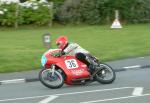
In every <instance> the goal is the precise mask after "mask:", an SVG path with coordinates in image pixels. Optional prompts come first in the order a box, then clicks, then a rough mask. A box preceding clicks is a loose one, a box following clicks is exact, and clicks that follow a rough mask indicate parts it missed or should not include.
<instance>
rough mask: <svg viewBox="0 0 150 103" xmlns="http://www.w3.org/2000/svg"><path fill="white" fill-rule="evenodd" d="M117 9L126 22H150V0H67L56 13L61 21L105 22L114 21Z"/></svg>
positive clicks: (121, 18) (122, 19)
mask: <svg viewBox="0 0 150 103" xmlns="http://www.w3.org/2000/svg"><path fill="white" fill-rule="evenodd" d="M115 10H119V12H120V20H121V21H123V22H125V23H147V22H150V0H66V1H65V2H64V4H63V5H61V6H60V7H59V8H57V12H56V15H57V18H58V21H59V22H61V23H70V22H72V23H76V24H78V23H80V22H84V23H88V24H104V23H110V22H112V20H113V19H114V11H115Z"/></svg>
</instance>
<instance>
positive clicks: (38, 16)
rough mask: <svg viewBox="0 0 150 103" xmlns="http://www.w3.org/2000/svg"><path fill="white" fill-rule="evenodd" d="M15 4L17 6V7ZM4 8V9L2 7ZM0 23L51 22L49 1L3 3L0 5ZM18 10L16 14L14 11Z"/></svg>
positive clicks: (36, 23) (38, 23) (39, 23)
mask: <svg viewBox="0 0 150 103" xmlns="http://www.w3.org/2000/svg"><path fill="white" fill-rule="evenodd" d="M17 5H19V8H18V9H17ZM4 8H5V9H4ZM0 10H1V12H3V13H1V15H0V25H3V26H12V25H14V24H15V23H16V22H17V23H18V24H20V25H24V24H35V25H39V26H40V25H48V24H49V23H50V22H52V19H53V11H52V7H51V5H50V4H49V3H46V2H40V1H32V2H29V1H27V2H24V3H19V4H18V3H9V4H6V3H3V4H1V7H0ZM17 10H18V15H17V14H16V11H17Z"/></svg>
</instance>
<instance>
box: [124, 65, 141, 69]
mask: <svg viewBox="0 0 150 103" xmlns="http://www.w3.org/2000/svg"><path fill="white" fill-rule="evenodd" d="M140 67H141V65H134V66H128V67H123V68H124V69H133V68H140Z"/></svg>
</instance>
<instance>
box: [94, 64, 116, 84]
mask: <svg viewBox="0 0 150 103" xmlns="http://www.w3.org/2000/svg"><path fill="white" fill-rule="evenodd" d="M99 66H100V69H99V71H98V72H97V73H96V75H95V77H96V80H97V81H98V82H100V83H102V84H109V83H112V82H113V81H114V80H115V79H116V74H115V71H114V70H113V69H112V67H110V66H109V65H107V64H104V63H101V64H99Z"/></svg>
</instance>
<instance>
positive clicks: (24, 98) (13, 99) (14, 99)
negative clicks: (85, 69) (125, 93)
mask: <svg viewBox="0 0 150 103" xmlns="http://www.w3.org/2000/svg"><path fill="white" fill-rule="evenodd" d="M130 88H135V87H120V88H111V89H101V90H91V91H82V92H72V93H62V94H51V95H43V96H33V97H22V98H12V99H2V100H0V102H4V101H16V100H26V99H36V98H42V97H47V96H64V95H71V94H72V95H73V94H84V93H92V92H101V91H111V90H120V89H130Z"/></svg>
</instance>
